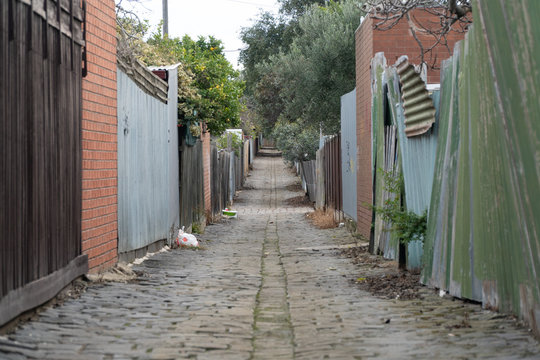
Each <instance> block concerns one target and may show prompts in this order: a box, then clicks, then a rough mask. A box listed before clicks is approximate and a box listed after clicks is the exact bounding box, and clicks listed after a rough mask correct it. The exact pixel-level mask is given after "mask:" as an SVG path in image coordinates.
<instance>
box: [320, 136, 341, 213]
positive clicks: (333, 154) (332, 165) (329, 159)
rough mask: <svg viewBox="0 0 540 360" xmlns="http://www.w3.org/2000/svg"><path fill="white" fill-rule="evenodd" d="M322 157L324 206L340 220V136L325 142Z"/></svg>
mask: <svg viewBox="0 0 540 360" xmlns="http://www.w3.org/2000/svg"><path fill="white" fill-rule="evenodd" d="M322 150H323V157H324V194H325V199H326V200H325V203H326V206H327V207H328V208H330V209H332V210H334V211H335V212H336V218H338V219H341V218H342V215H341V212H342V210H343V197H342V191H343V188H342V184H341V135H336V136H333V137H331V138H329V139H327V140H326V141H325V144H324V147H323V148H322Z"/></svg>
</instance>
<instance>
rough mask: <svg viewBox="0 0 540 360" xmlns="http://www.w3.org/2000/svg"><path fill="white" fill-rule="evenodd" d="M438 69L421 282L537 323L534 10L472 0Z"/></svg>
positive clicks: (539, 249)
mask: <svg viewBox="0 0 540 360" xmlns="http://www.w3.org/2000/svg"><path fill="white" fill-rule="evenodd" d="M473 13H474V17H475V18H474V24H475V25H474V27H473V28H472V29H471V30H470V31H469V34H468V35H467V38H466V40H464V41H463V42H461V43H460V44H458V46H457V47H456V51H455V52H454V56H453V58H452V59H451V60H450V61H448V62H447V63H445V64H444V66H443V71H442V73H443V81H442V90H441V96H442V103H441V116H440V118H439V134H440V136H439V145H438V150H437V165H436V170H435V180H434V185H433V191H432V198H431V207H430V213H429V221H428V235H427V238H426V242H425V256H424V261H425V267H424V271H423V282H425V283H429V284H431V285H434V286H437V287H440V288H444V289H448V290H449V291H450V293H451V294H452V295H455V296H460V297H465V298H470V299H474V300H478V301H482V302H483V304H484V305H485V306H486V307H490V308H496V309H499V310H501V311H504V312H512V313H514V314H517V315H519V316H521V317H522V318H524V319H525V320H526V321H528V323H529V324H530V326H531V327H532V328H533V329H535V330H536V331H538V330H539V326H538V322H540V290H539V279H538V274H539V273H540V102H539V101H538V99H539V98H540V60H539V59H540V23H538V21H537V20H536V19H535V18H534V16H535V14H540V2H538V1H536V0H528V1H527V0H524V1H519V2H510V1H507V2H503V1H489V2H488V1H476V2H475V4H474V11H473Z"/></svg>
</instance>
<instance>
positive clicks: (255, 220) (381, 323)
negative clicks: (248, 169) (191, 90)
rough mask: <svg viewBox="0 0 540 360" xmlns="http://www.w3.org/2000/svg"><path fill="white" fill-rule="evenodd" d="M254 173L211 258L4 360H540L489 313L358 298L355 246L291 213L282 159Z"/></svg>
mask: <svg viewBox="0 0 540 360" xmlns="http://www.w3.org/2000/svg"><path fill="white" fill-rule="evenodd" d="M254 167H255V168H254V171H253V172H252V173H251V176H250V177H249V178H248V181H247V183H246V189H245V190H243V191H241V192H240V193H239V197H238V200H237V202H236V204H235V209H237V210H239V216H238V219H236V220H227V221H224V222H222V223H220V224H216V225H212V226H209V227H207V229H206V232H205V234H204V235H201V236H200V240H201V244H202V246H203V249H202V250H199V251H191V250H172V251H167V252H161V253H159V254H156V255H155V256H153V257H151V258H150V259H148V260H146V261H144V262H143V263H142V264H140V265H135V266H134V267H133V269H134V270H136V271H137V272H138V273H140V274H141V275H140V276H139V277H138V279H137V280H136V281H132V282H129V283H113V282H109V283H99V282H97V283H92V284H90V285H89V286H88V289H87V291H86V292H85V293H83V294H82V295H81V297H80V298H78V299H70V300H67V301H66V302H65V303H64V304H63V305H62V306H58V307H51V308H49V309H47V310H45V311H43V312H42V313H41V314H40V315H39V316H38V317H37V318H36V319H35V320H33V321H30V322H27V323H25V324H23V325H20V326H19V327H18V328H17V329H16V331H15V332H13V333H11V334H7V335H5V336H0V358H1V359H25V358H37V359H183V358H195V359H365V358H381V359H413V358H414V359H471V358H487V359H494V358H500V359H522V358H527V359H533V358H534V359H538V358H540V347H539V345H538V343H537V342H536V340H534V338H533V337H532V335H531V334H530V332H528V330H527V329H523V328H518V327H517V326H516V324H515V322H514V321H512V320H510V319H508V318H507V317H505V316H502V315H500V314H496V313H492V312H488V311H484V310H482V309H481V308H480V306H479V305H478V304H469V303H464V302H462V301H459V300H455V301H453V300H452V299H448V298H440V297H439V296H437V294H436V293H435V292H434V291H433V290H429V289H424V290H422V291H424V292H425V293H426V296H425V297H424V299H423V300H383V299H379V298H376V297H374V296H372V295H370V294H369V293H367V292H365V291H363V290H360V289H359V287H358V286H357V285H356V284H355V283H354V281H355V279H357V278H358V277H360V276H365V275H366V273H367V272H369V271H370V270H369V269H367V268H365V267H362V265H361V264H360V265H355V264H353V263H352V262H351V260H350V259H347V258H344V257H342V256H340V252H339V248H338V247H339V246H341V245H347V244H354V243H355V239H354V238H353V237H351V236H350V235H348V233H347V232H346V230H344V229H343V228H337V229H330V230H319V229H317V228H315V227H314V226H313V225H312V224H311V223H310V222H309V221H308V219H306V212H308V211H309V210H310V209H309V208H306V207H294V206H290V205H286V202H285V200H286V199H289V198H291V197H295V196H298V195H299V193H298V192H294V191H291V190H292V189H293V187H291V186H290V185H293V184H294V183H295V182H296V181H297V179H296V178H295V177H294V175H293V173H292V172H291V171H290V170H289V169H287V168H286V167H285V166H284V164H283V161H282V160H281V159H280V158H257V160H256V161H255V163H254ZM465 322H466V324H465ZM460 324H461V325H463V326H460ZM465 325H466V326H465Z"/></svg>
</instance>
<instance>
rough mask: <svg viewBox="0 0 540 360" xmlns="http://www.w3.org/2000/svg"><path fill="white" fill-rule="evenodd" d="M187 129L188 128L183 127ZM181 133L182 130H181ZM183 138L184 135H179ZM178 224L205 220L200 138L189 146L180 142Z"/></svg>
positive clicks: (182, 141) (200, 222) (182, 224)
mask: <svg viewBox="0 0 540 360" xmlns="http://www.w3.org/2000/svg"><path fill="white" fill-rule="evenodd" d="M185 131H189V129H185ZM181 134H182V132H181ZM180 138H181V139H182V138H184V136H182V135H181V136H180ZM179 150H180V226H185V228H186V229H189V228H190V227H192V225H193V224H194V223H195V224H201V225H204V224H203V223H205V222H206V220H205V213H204V180H203V178H204V169H203V144H202V142H201V141H200V140H197V141H196V142H195V145H193V146H189V145H188V144H186V141H185V140H183V139H182V140H181V144H180V148H179Z"/></svg>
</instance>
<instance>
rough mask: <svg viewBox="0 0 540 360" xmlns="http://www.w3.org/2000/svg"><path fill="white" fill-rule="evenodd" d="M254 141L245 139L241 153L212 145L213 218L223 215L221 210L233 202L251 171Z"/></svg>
mask: <svg viewBox="0 0 540 360" xmlns="http://www.w3.org/2000/svg"><path fill="white" fill-rule="evenodd" d="M253 143H254V142H251V141H249V140H245V141H244V145H243V146H242V147H241V150H240V154H239V155H237V154H236V152H235V151H230V152H229V151H227V150H218V148H217V147H216V146H215V145H212V151H211V174H212V175H211V176H212V179H211V187H212V190H211V191H212V214H211V215H212V218H219V217H221V211H222V210H223V209H224V208H226V207H227V206H230V205H232V204H233V201H234V195H235V193H236V191H237V190H239V189H240V188H241V187H242V186H243V184H244V181H245V179H246V177H247V175H248V173H249V165H250V164H251V163H252V162H253V160H254V158H253V157H252V156H253V155H254V149H253V148H252V147H251V145H252V144H253Z"/></svg>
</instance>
